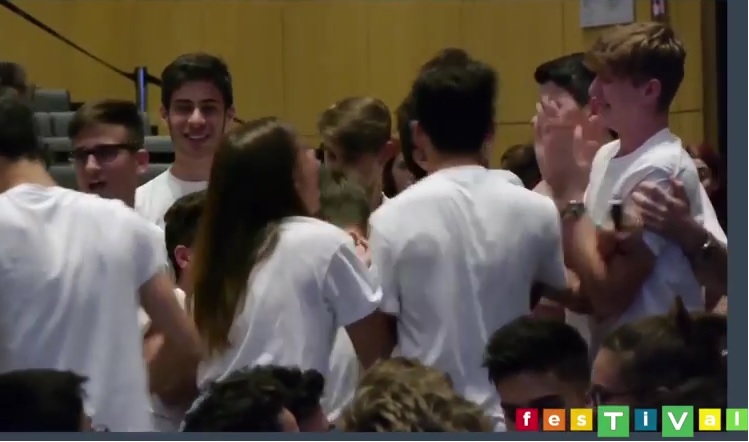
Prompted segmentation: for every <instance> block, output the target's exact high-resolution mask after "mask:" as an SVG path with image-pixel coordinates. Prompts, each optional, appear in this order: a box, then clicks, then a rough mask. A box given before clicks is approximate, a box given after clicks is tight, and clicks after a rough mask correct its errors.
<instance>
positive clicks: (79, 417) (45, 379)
mask: <svg viewBox="0 0 749 442" xmlns="http://www.w3.org/2000/svg"><path fill="white" fill-rule="evenodd" d="M85 382H86V378H84V377H81V376H78V375H77V374H75V373H73V372H69V371H56V370H46V369H38V370H19V371H12V372H8V373H3V374H0V407H1V408H2V410H3V411H2V413H0V431H2V432H29V431H31V432H37V431H38V432H46V431H65V432H79V431H83V429H84V428H83V422H84V411H83V399H84V390H83V384H84V383H85Z"/></svg>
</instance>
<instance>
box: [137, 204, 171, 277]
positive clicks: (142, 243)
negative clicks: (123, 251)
mask: <svg viewBox="0 0 749 442" xmlns="http://www.w3.org/2000/svg"><path fill="white" fill-rule="evenodd" d="M132 215H133V216H132V217H131V220H132V222H131V225H132V235H133V238H132V244H133V260H134V262H135V278H136V282H137V284H138V287H140V286H141V285H143V284H144V283H145V282H146V281H148V280H149V279H151V278H153V276H154V275H156V274H157V273H159V272H163V271H164V270H165V268H166V267H165V266H166V262H167V256H166V247H165V246H164V237H163V234H162V233H161V231H160V229H158V227H156V226H154V225H153V224H152V223H151V222H150V221H148V220H146V219H143V218H142V217H140V216H139V215H137V214H136V213H135V212H133V213H132Z"/></svg>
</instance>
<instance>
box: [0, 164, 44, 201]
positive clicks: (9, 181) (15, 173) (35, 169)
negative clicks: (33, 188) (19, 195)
mask: <svg viewBox="0 0 749 442" xmlns="http://www.w3.org/2000/svg"><path fill="white" fill-rule="evenodd" d="M21 184H34V185H38V186H44V187H53V186H56V185H57V183H56V182H55V180H54V179H52V177H51V176H50V174H49V173H48V172H47V169H46V168H45V167H44V164H42V163H41V162H40V161H36V160H27V159H21V160H15V161H8V160H5V159H0V193H3V192H5V191H7V190H9V189H12V188H14V187H16V186H19V185H21Z"/></svg>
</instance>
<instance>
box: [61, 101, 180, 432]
mask: <svg viewBox="0 0 749 442" xmlns="http://www.w3.org/2000/svg"><path fill="white" fill-rule="evenodd" d="M68 137H69V138H70V140H71V143H72V144H73V151H72V152H71V160H72V162H73V166H74V168H75V173H76V182H77V184H78V189H79V190H80V191H82V192H85V193H92V194H95V195H99V196H100V197H102V198H108V199H115V200H120V201H122V202H123V203H125V204H126V205H127V206H128V207H133V204H134V202H135V190H136V188H137V187H138V176H139V175H140V174H141V173H143V172H144V171H145V169H146V167H147V166H148V152H146V150H145V148H144V146H143V142H144V138H145V134H144V131H143V123H142V120H141V116H140V112H139V111H138V107H137V106H136V105H135V103H133V102H132V101H126V100H116V99H108V100H100V101H91V102H88V103H85V104H84V105H83V106H81V107H80V108H79V109H78V110H77V111H76V112H75V114H74V115H73V118H72V120H71V121H70V125H69V127H68ZM149 224H150V225H151V231H152V236H153V242H154V244H155V245H156V246H157V247H163V246H164V232H163V231H162V230H161V229H160V228H159V227H158V226H157V225H156V224H154V223H149ZM164 264H165V265H166V262H165V263H164ZM175 296H176V299H177V301H178V302H179V303H180V305H182V306H184V304H185V293H184V292H183V291H181V290H175ZM138 323H139V325H140V327H141V331H142V332H143V337H144V355H145V358H146V363H147V364H148V368H149V374H150V384H151V388H152V390H153V391H154V392H155V393H156V396H155V397H154V398H153V399H154V400H153V404H152V405H153V412H154V416H155V423H156V428H157V429H158V430H160V431H161V430H163V431H166V430H175V429H176V428H177V425H179V422H180V420H181V418H182V413H183V412H184V410H181V411H179V410H170V407H167V406H165V404H164V403H163V402H162V401H161V399H160V398H159V393H160V392H162V391H163V388H164V385H163V384H164V383H163V382H162V380H164V379H167V380H168V382H169V383H172V381H173V380H174V379H178V378H179V372H177V371H176V370H177V369H176V368H175V369H170V370H169V371H170V373H168V374H167V375H166V376H159V374H158V373H159V371H163V370H162V369H160V368H158V366H157V365H158V364H160V363H161V361H164V358H163V356H162V357H158V353H159V351H161V349H163V348H164V345H163V335H162V334H161V332H159V331H158V330H156V329H154V328H153V327H151V319H150V318H149V317H148V315H147V314H146V313H145V311H143V309H142V308H141V309H140V310H139V311H138ZM173 356H176V357H177V360H178V361H180V362H179V363H177V364H170V367H178V368H180V369H182V368H184V369H186V368H187V367H186V366H185V364H183V363H182V361H181V360H180V359H179V354H176V355H173ZM190 373H191V372H190V370H186V373H184V374H185V375H186V376H189V374H190ZM188 386H189V383H188ZM185 389H186V390H190V391H191V388H189V387H187V388H185ZM171 415H174V416H173V417H172V418H171V419H169V418H168V417H169V416H171ZM169 421H171V423H169Z"/></svg>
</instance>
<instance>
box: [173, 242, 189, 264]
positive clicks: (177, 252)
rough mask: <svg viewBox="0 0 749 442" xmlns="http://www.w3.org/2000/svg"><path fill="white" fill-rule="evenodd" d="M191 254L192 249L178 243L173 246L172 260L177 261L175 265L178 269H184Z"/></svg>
mask: <svg viewBox="0 0 749 442" xmlns="http://www.w3.org/2000/svg"><path fill="white" fill-rule="evenodd" d="M191 256H192V251H191V250H190V249H189V248H188V247H185V246H183V245H179V246H177V247H175V248H174V260H175V261H176V262H177V265H178V266H179V268H180V269H184V268H185V267H187V265H188V264H189V263H190V257H191Z"/></svg>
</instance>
